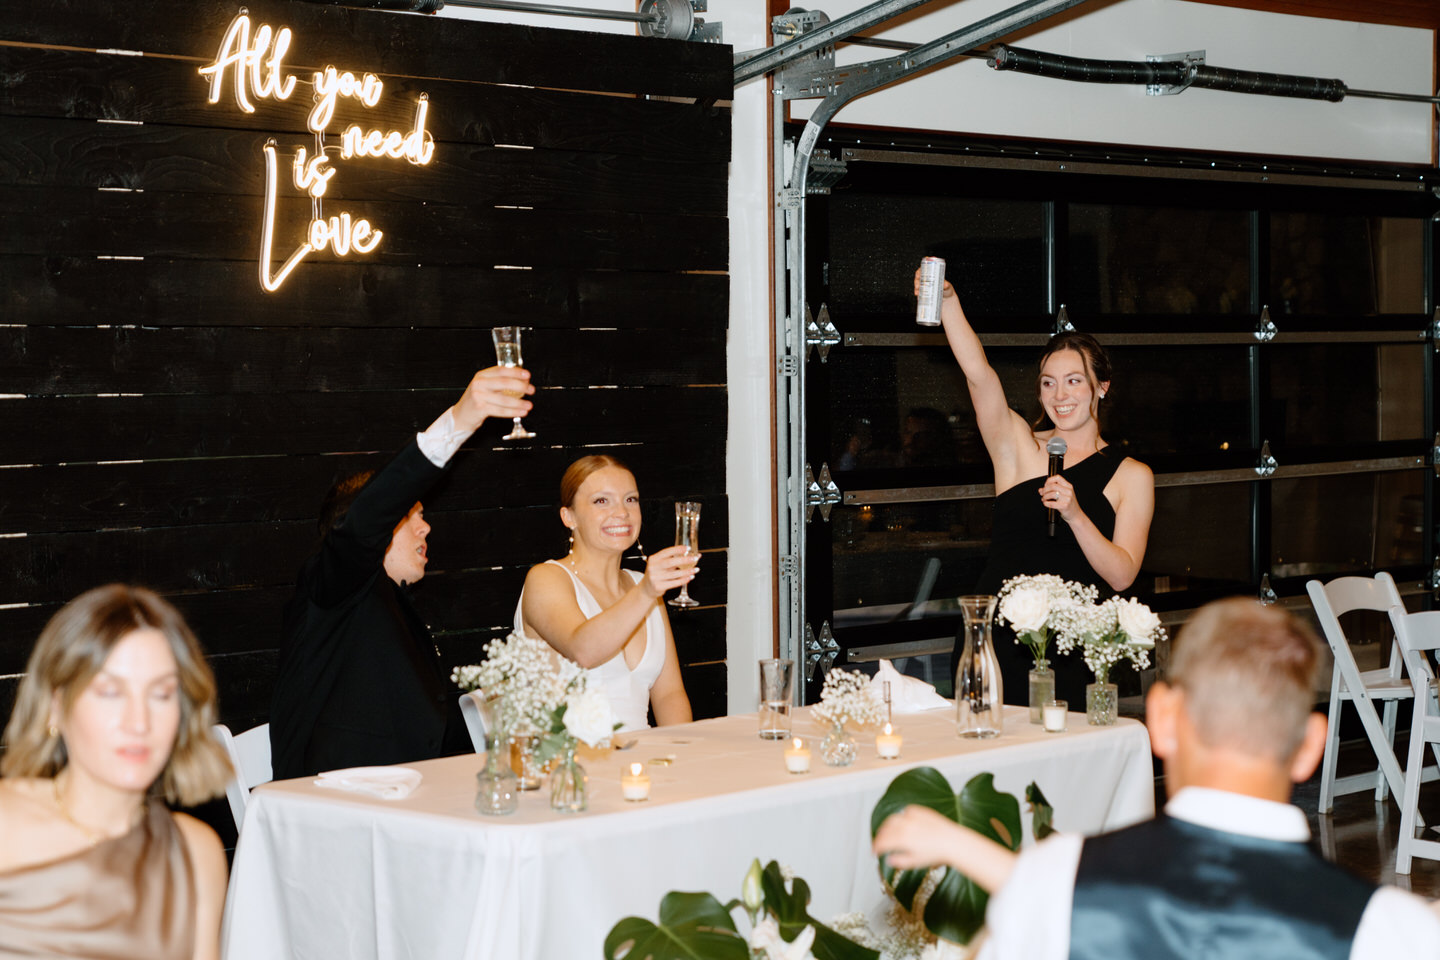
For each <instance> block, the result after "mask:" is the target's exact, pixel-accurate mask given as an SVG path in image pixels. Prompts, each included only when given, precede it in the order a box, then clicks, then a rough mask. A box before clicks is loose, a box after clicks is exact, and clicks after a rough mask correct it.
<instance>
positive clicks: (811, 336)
mask: <svg viewBox="0 0 1440 960" xmlns="http://www.w3.org/2000/svg"><path fill="white" fill-rule="evenodd" d="M841 339H842V338H841V336H840V331H839V330H836V329H835V324H834V323H832V322H831V321H830V308H829V307H828V306H827V305H825V304H823V303H822V304H820V319H819V320H815V319H812V318H811V316H810V308H809V307H806V308H805V356H806V357H807V358H808V357H809V356H810V348H811V347H819V348H820V362H821V363H824V362H825V359H826V357H828V356H829V355H830V348H831V347H836V346H839V345H840V341H841Z"/></svg>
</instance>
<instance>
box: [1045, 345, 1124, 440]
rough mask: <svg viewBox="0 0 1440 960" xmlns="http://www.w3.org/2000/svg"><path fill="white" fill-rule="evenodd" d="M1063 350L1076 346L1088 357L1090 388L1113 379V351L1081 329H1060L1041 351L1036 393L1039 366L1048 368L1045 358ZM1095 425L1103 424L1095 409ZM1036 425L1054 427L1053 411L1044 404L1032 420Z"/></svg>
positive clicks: (1079, 352) (1087, 370) (1081, 354)
mask: <svg viewBox="0 0 1440 960" xmlns="http://www.w3.org/2000/svg"><path fill="white" fill-rule="evenodd" d="M1064 350H1074V351H1075V352H1076V353H1078V354H1080V357H1081V359H1083V360H1084V361H1085V377H1086V379H1088V380H1089V381H1090V389H1091V390H1099V389H1100V384H1102V383H1109V382H1110V381H1111V380H1113V379H1114V375H1113V373H1112V372H1111V369H1110V355H1109V354H1108V353H1106V352H1105V348H1104V347H1102V346H1100V341H1099V340H1096V339H1095V338H1094V337H1092V336H1090V334H1088V333H1080V332H1079V331H1078V330H1068V331H1066V332H1065V333H1057V334H1055V336H1053V337H1051V338H1050V342H1049V343H1047V344H1045V352H1044V353H1042V354H1040V363H1039V366H1038V367H1037V372H1036V374H1035V396H1036V398H1037V399H1038V398H1039V396H1040V374H1039V372H1038V371H1039V370H1043V369H1045V361H1046V360H1049V359H1050V357H1051V356H1052V355H1054V354H1057V353H1060V352H1061V351H1064ZM1095 425H1096V426H1097V427H1098V426H1099V425H1100V412H1099V409H1098V408H1097V409H1096V412H1095ZM1033 426H1034V429H1035V430H1037V431H1039V430H1053V429H1054V428H1055V422H1054V421H1053V420H1051V419H1050V414H1048V413H1046V412H1045V405H1044V404H1041V405H1040V416H1039V417H1038V418H1037V419H1036V420H1035V423H1034V424H1033Z"/></svg>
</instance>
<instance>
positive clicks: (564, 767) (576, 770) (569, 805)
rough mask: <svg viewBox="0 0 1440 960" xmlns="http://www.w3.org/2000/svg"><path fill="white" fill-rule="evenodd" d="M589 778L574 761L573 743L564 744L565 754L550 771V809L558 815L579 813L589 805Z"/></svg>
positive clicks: (583, 769) (582, 768)
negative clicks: (557, 812)
mask: <svg viewBox="0 0 1440 960" xmlns="http://www.w3.org/2000/svg"><path fill="white" fill-rule="evenodd" d="M588 788H589V778H588V777H586V776H585V768H584V767H582V766H580V764H579V763H577V762H576V760H575V741H573V740H571V741H570V742H569V743H567V744H565V752H564V753H563V754H561V756H560V759H559V760H557V761H556V763H555V769H554V770H551V771H550V809H551V810H558V811H559V812H560V813H580V812H581V811H583V810H584V809H585V808H586V807H587V806H589V805H590V797H589V796H588V793H587V791H588Z"/></svg>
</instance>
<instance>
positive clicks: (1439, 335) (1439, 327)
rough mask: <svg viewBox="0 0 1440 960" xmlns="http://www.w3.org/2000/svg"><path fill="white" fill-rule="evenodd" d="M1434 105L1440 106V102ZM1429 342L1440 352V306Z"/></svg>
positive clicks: (1433, 321)
mask: <svg viewBox="0 0 1440 960" xmlns="http://www.w3.org/2000/svg"><path fill="white" fill-rule="evenodd" d="M1436 106H1437V108H1440V104H1437V105H1436ZM1430 342H1431V343H1433V344H1434V345H1435V352H1436V353H1440V307H1436V308H1435V316H1433V317H1432V318H1431V319H1430Z"/></svg>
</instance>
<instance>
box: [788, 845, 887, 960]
mask: <svg viewBox="0 0 1440 960" xmlns="http://www.w3.org/2000/svg"><path fill="white" fill-rule="evenodd" d="M760 889H761V890H763V891H764V893H765V910H766V912H768V913H769V914H770V915H771V916H773V917H774V918H775V922H776V923H778V924H779V925H780V936H782V937H784V938H785V940H786V941H787V942H789V941H793V940H794V939H795V938H796V937H798V936H799V935H800V933H801V931H803V930H804V929H805V928H806V927H814V928H815V942H814V944H812V945H811V947H810V952H811V953H813V954H814V955H815V960H878V958H879V956H880V954H879V953H877V952H876V951H874V950H871V949H870V948H869V947H862V946H861V945H860V944H858V943H856V942H855V941H854V940H851V939H850V938H848V937H843V936H841V935H840V934H838V933H836V932H835V931H834V930H831V929H830V928H829V927H827V926H825V924H823V923H821V922H820V921H819V920H816V919H815V918H814V917H812V916H810V912H809V909H810V885H809V884H808V883H806V882H805V881H804V880H801V879H800V878H799V877H796V878H795V879H794V880H793V881H791V884H790V889H789V890H788V891H787V890H786V889H785V878H784V877H782V876H781V875H780V864H778V863H776V862H775V861H774V860H771V861H770V862H769V864H767V865H766V867H765V872H764V873H763V874H761V876H760Z"/></svg>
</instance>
